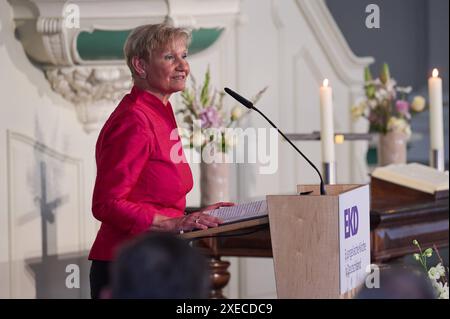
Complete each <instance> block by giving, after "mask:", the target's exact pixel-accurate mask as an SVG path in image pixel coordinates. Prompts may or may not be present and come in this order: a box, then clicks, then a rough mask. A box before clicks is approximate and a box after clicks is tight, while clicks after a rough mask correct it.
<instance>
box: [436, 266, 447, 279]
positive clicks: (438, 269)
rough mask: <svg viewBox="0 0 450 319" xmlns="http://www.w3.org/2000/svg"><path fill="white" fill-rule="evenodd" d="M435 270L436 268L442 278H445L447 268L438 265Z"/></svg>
mask: <svg viewBox="0 0 450 319" xmlns="http://www.w3.org/2000/svg"><path fill="white" fill-rule="evenodd" d="M435 268H436V271H437V273H438V274H439V275H440V276H441V277H444V276H445V268H444V266H442V264H441V263H439V264H437V265H436V267H435Z"/></svg>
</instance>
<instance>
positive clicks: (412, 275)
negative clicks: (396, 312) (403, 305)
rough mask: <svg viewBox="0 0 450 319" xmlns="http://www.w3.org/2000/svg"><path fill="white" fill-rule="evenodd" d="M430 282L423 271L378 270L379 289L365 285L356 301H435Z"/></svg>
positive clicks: (401, 269) (390, 268)
mask: <svg viewBox="0 0 450 319" xmlns="http://www.w3.org/2000/svg"><path fill="white" fill-rule="evenodd" d="M435 298H436V295H435V293H434V291H433V287H432V286H431V282H430V280H429V279H428V277H427V276H426V275H425V274H424V273H423V271H421V270H419V269H417V268H415V267H414V268H412V267H400V266H394V267H389V268H382V269H380V286H379V288H367V287H366V285H364V286H363V288H361V290H360V291H359V292H358V294H357V295H356V299H435Z"/></svg>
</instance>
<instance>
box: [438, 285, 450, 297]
mask: <svg viewBox="0 0 450 319" xmlns="http://www.w3.org/2000/svg"><path fill="white" fill-rule="evenodd" d="M439 299H448V284H447V283H445V285H444V286H443V287H442V290H441V293H440V294H439Z"/></svg>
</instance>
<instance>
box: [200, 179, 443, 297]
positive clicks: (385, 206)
mask: <svg viewBox="0 0 450 319" xmlns="http://www.w3.org/2000/svg"><path fill="white" fill-rule="evenodd" d="M370 228H371V254H372V263H385V262H387V261H389V260H390V259H393V258H398V257H402V256H405V255H407V254H412V253H414V252H415V251H416V250H415V247H414V246H413V245H412V241H413V239H417V240H418V241H419V242H420V243H421V245H422V247H430V246H431V245H432V244H435V245H436V246H438V247H443V246H448V237H449V233H448V232H449V199H448V197H447V198H441V199H435V198H434V197H433V196H431V195H428V194H424V193H421V192H417V191H414V190H410V189H405V188H402V187H398V186H395V185H393V184H391V183H386V182H383V181H380V180H375V179H374V180H373V181H372V183H371V212H370ZM193 245H194V246H195V247H198V248H199V249H201V250H202V251H203V253H204V254H205V255H206V256H208V257H209V258H210V266H211V271H212V275H211V277H212V283H213V288H212V292H211V297H213V298H223V294H222V289H223V287H225V286H226V285H227V283H228V281H229V279H230V274H229V272H228V270H227V269H228V267H229V262H227V261H223V260H221V258H222V257H224V256H233V257H272V247H271V242H270V229H269V225H268V224H263V225H257V226H253V227H249V228H246V229H239V230H232V231H229V232H225V233H221V234H219V235H212V237H210V238H202V239H198V240H194V241H193Z"/></svg>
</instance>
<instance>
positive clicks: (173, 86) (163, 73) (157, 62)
mask: <svg viewBox="0 0 450 319" xmlns="http://www.w3.org/2000/svg"><path fill="white" fill-rule="evenodd" d="M186 58H187V48H186V41H185V40H184V39H179V40H176V41H174V42H172V43H170V44H169V45H167V46H166V48H164V49H160V50H155V51H153V52H152V55H151V57H150V60H149V61H147V63H146V64H147V67H146V69H147V70H146V72H147V79H146V82H147V85H148V87H149V89H150V90H151V91H155V92H157V93H159V94H161V95H163V96H167V95H170V94H172V93H175V92H178V91H182V90H184V87H185V84H186V78H187V76H188V75H189V63H188V62H187V60H186Z"/></svg>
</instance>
